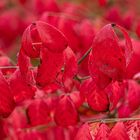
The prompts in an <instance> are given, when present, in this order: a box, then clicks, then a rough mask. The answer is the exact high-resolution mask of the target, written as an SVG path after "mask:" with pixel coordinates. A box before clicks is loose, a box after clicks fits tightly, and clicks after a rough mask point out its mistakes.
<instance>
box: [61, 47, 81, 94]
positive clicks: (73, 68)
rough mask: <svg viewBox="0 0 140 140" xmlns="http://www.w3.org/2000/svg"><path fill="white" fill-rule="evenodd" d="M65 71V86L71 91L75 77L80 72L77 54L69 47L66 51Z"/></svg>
mask: <svg viewBox="0 0 140 140" xmlns="http://www.w3.org/2000/svg"><path fill="white" fill-rule="evenodd" d="M64 64H65V65H64V72H63V77H62V78H63V80H62V81H63V83H64V86H65V88H66V89H67V90H68V91H70V90H71V86H72V84H73V77H74V76H75V75H76V74H77V72H78V65H77V59H76V55H75V54H74V52H73V51H72V49H71V48H69V47H68V48H67V49H66V50H65V51H64Z"/></svg>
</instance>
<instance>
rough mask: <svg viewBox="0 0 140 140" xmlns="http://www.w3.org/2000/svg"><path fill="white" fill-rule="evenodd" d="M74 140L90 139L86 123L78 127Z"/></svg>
mask: <svg viewBox="0 0 140 140" xmlns="http://www.w3.org/2000/svg"><path fill="white" fill-rule="evenodd" d="M74 140H92V137H91V134H90V130H89V125H88V123H85V124H83V125H82V126H81V127H80V128H79V130H78V132H77V134H76V136H75V138H74Z"/></svg>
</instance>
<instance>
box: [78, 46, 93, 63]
mask: <svg viewBox="0 0 140 140" xmlns="http://www.w3.org/2000/svg"><path fill="white" fill-rule="evenodd" d="M91 50H92V48H89V49H88V50H87V52H86V53H85V54H84V55H83V56H82V57H81V58H80V59H79V61H78V65H79V64H81V63H82V61H83V60H84V59H85V58H86V57H87V56H88V55H89V53H90V51H91Z"/></svg>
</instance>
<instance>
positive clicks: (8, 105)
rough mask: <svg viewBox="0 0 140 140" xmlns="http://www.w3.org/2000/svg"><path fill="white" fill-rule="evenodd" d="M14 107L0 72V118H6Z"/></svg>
mask: <svg viewBox="0 0 140 140" xmlns="http://www.w3.org/2000/svg"><path fill="white" fill-rule="evenodd" d="M14 107H15V102H14V99H13V96H12V93H11V91H10V87H9V85H8V83H7V81H6V79H5V78H4V77H3V75H2V73H1V72H0V116H3V117H7V116H8V115H9V114H10V113H11V112H12V111H13V109H14Z"/></svg>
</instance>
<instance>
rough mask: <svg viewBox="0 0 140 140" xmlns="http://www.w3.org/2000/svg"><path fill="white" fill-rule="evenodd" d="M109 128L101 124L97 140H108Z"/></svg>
mask: <svg viewBox="0 0 140 140" xmlns="http://www.w3.org/2000/svg"><path fill="white" fill-rule="evenodd" d="M109 131H110V130H109V127H108V126H107V125H106V124H101V125H100V127H99V130H98V133H97V135H96V137H95V140H108V135H109Z"/></svg>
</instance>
